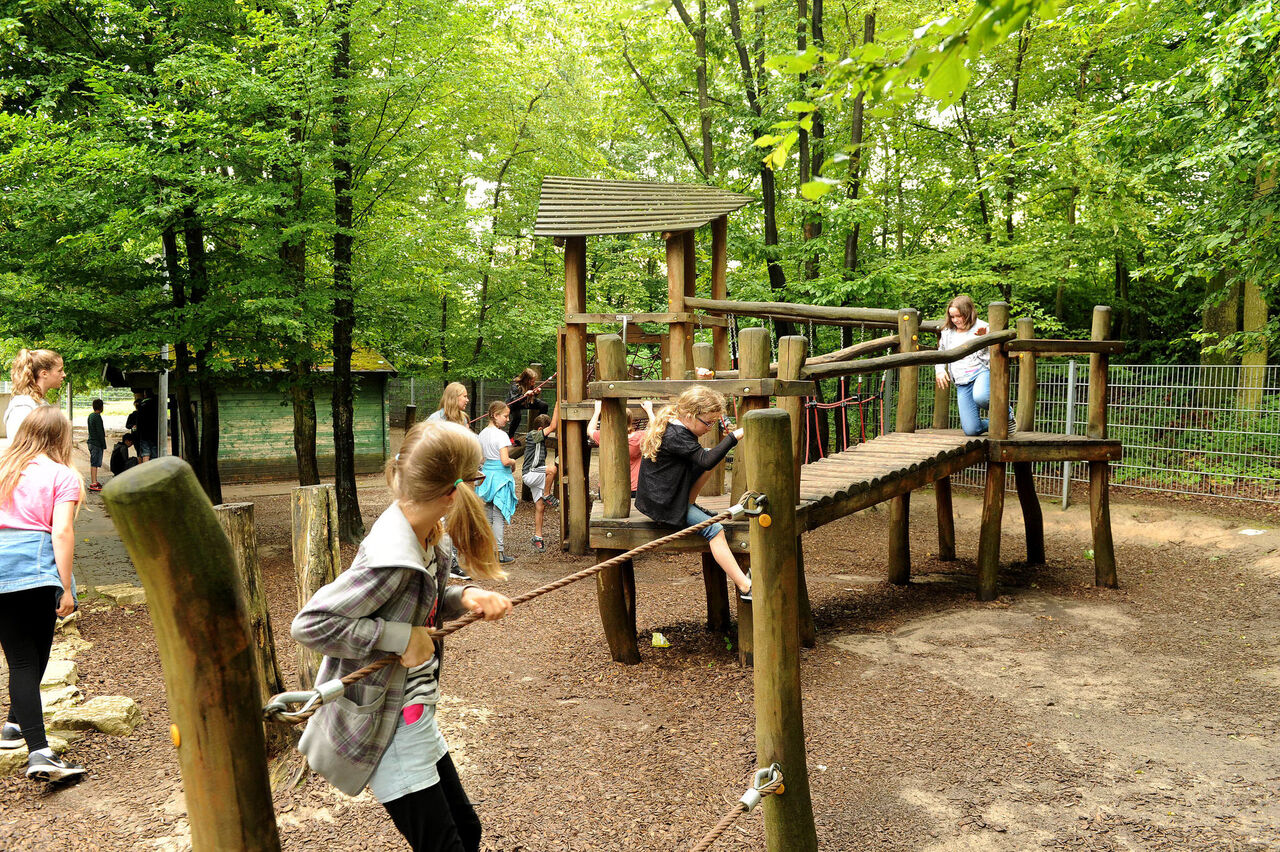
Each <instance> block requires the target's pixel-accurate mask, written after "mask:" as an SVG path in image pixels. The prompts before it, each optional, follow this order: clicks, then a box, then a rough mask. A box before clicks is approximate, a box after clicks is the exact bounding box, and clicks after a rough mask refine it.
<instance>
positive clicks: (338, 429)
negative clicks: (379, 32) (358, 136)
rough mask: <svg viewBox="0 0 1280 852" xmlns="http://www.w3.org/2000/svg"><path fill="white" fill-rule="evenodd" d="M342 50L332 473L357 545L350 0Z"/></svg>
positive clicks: (336, 98) (341, 516)
mask: <svg viewBox="0 0 1280 852" xmlns="http://www.w3.org/2000/svg"><path fill="white" fill-rule="evenodd" d="M334 29H335V32H336V34H337V37H338V40H337V46H336V48H335V50H334V54H333V82H334V95H333V152H334V153H333V218H334V234H333V291H334V297H333V400H332V409H333V452H334V459H333V469H334V471H333V472H334V483H335V485H336V488H337V496H338V535H339V537H340V538H341V539H342V540H343V541H348V542H356V541H359V540H360V539H361V538H363V537H364V520H363V519H362V518H361V517H360V498H359V495H358V494H357V493H356V459H355V454H356V439H355V403H354V389H353V387H352V379H351V352H352V335H353V333H354V331H355V283H354V281H353V280H352V273H351V261H352V253H353V251H352V250H353V239H352V225H353V223H354V218H355V206H354V200H353V198H352V191H353V187H352V183H353V178H352V176H353V173H354V169H353V167H352V163H351V154H350V150H349V148H350V145H351V112H350V110H351V107H350V104H349V103H348V102H347V92H348V87H349V86H350V80H351V0H338V2H337V3H335V4H334Z"/></svg>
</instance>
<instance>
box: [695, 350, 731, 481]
mask: <svg viewBox="0 0 1280 852" xmlns="http://www.w3.org/2000/svg"><path fill="white" fill-rule="evenodd" d="M693 367H694V369H695V370H696V369H698V368H699V367H701V368H702V369H704V370H714V369H715V352H714V350H713V347H712V345H711V344H710V343H695V344H693ZM723 437H724V431H723V430H722V429H721V428H720V424H719V423H717V424H716V425H714V426H712V427H711V429H710V430H709V431H708V432H707V434H705V435H703V436H702V438H701V443H702V446H704V447H714V446H715V445H716V444H718V443H720V439H721V438H723ZM702 493H703V494H704V495H706V496H708V497H713V496H716V495H719V494H723V493H724V461H723V460H721V462H720V464H718V465H716V466H715V470H713V471H711V477H710V478H709V479H708V480H707V481H706V483H704V484H703V486H702Z"/></svg>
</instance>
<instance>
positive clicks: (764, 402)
mask: <svg viewBox="0 0 1280 852" xmlns="http://www.w3.org/2000/svg"><path fill="white" fill-rule="evenodd" d="M738 364H739V371H740V372H741V374H742V378H741V379H738V380H737V381H736V382H730V384H731V385H732V386H734V387H738V388H740V389H741V392H742V398H741V399H740V400H738V422H740V423H741V422H742V419H743V418H744V417H746V416H747V412H749V411H757V410H759V409H762V408H767V407H768V406H769V391H768V390H766V389H765V385H766V383H776V382H780V380H778V379H765V378H762V377H763V376H764V374H765V372H766V371H767V370H768V369H769V332H768V330H767V329H763V328H744V329H743V330H742V333H741V334H739V335H738ZM753 380H755V381H753ZM718 381H719V380H716V381H713V382H704V384H707V385H709V386H711V385H715V384H716V383H717V382H718ZM756 382H759V385H757V384H756ZM793 384H800V382H794V383H793ZM716 390H720V389H719V388H716ZM752 390H757V391H758V392H757V393H752V392H751V391H752ZM721 392H722V393H727V391H721ZM800 395H801V396H803V394H800ZM742 461H743V459H742V453H741V452H738V453H735V454H734V459H733V479H732V481H731V483H730V486H729V494H730V501H731V502H734V503H736V502H737V501H738V499H739V498H740V497H741V496H742V493H743V491H745V490H746V487H747V476H746V474H747V469H746V465H745V464H743V463H742Z"/></svg>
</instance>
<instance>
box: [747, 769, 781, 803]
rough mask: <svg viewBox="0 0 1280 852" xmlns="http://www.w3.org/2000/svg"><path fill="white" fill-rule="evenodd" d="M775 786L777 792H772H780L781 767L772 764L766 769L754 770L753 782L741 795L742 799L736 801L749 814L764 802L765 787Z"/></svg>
mask: <svg viewBox="0 0 1280 852" xmlns="http://www.w3.org/2000/svg"><path fill="white" fill-rule="evenodd" d="M774 785H777V790H776V791H773V792H777V793H781V792H782V767H781V766H779V765H778V764H776V763H775V764H773V765H772V766H770V767H769V768H768V769H759V770H756V777H755V781H754V782H753V783H752V785H751V787H750V788H749V789H748V790H747V792H745V793H743V794H742V798H741V799H739V800H738V801H739V802H741V803H742V804H743V805H745V806H746V809H747V810H746V812H747V813H751V812H752V811H754V810H755V809H756V807H757V806H758V805H759V804H760V802H762V801H763V800H764V790H765V788H766V787H772V786H774Z"/></svg>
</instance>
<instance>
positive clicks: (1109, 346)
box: [1005, 337, 1124, 358]
mask: <svg viewBox="0 0 1280 852" xmlns="http://www.w3.org/2000/svg"><path fill="white" fill-rule="evenodd" d="M1005 349H1007V350H1008V351H1009V352H1010V353H1014V352H1034V353H1035V354H1036V355H1039V356H1040V357H1041V358H1055V357H1056V358H1072V357H1075V356H1077V355H1121V354H1123V353H1124V341H1123V340H1050V339H1049V338H1043V337H1042V338H1034V339H1026V340H1024V339H1021V338H1020V339H1018V340H1011V341H1009V343H1008V344H1006V346H1005Z"/></svg>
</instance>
